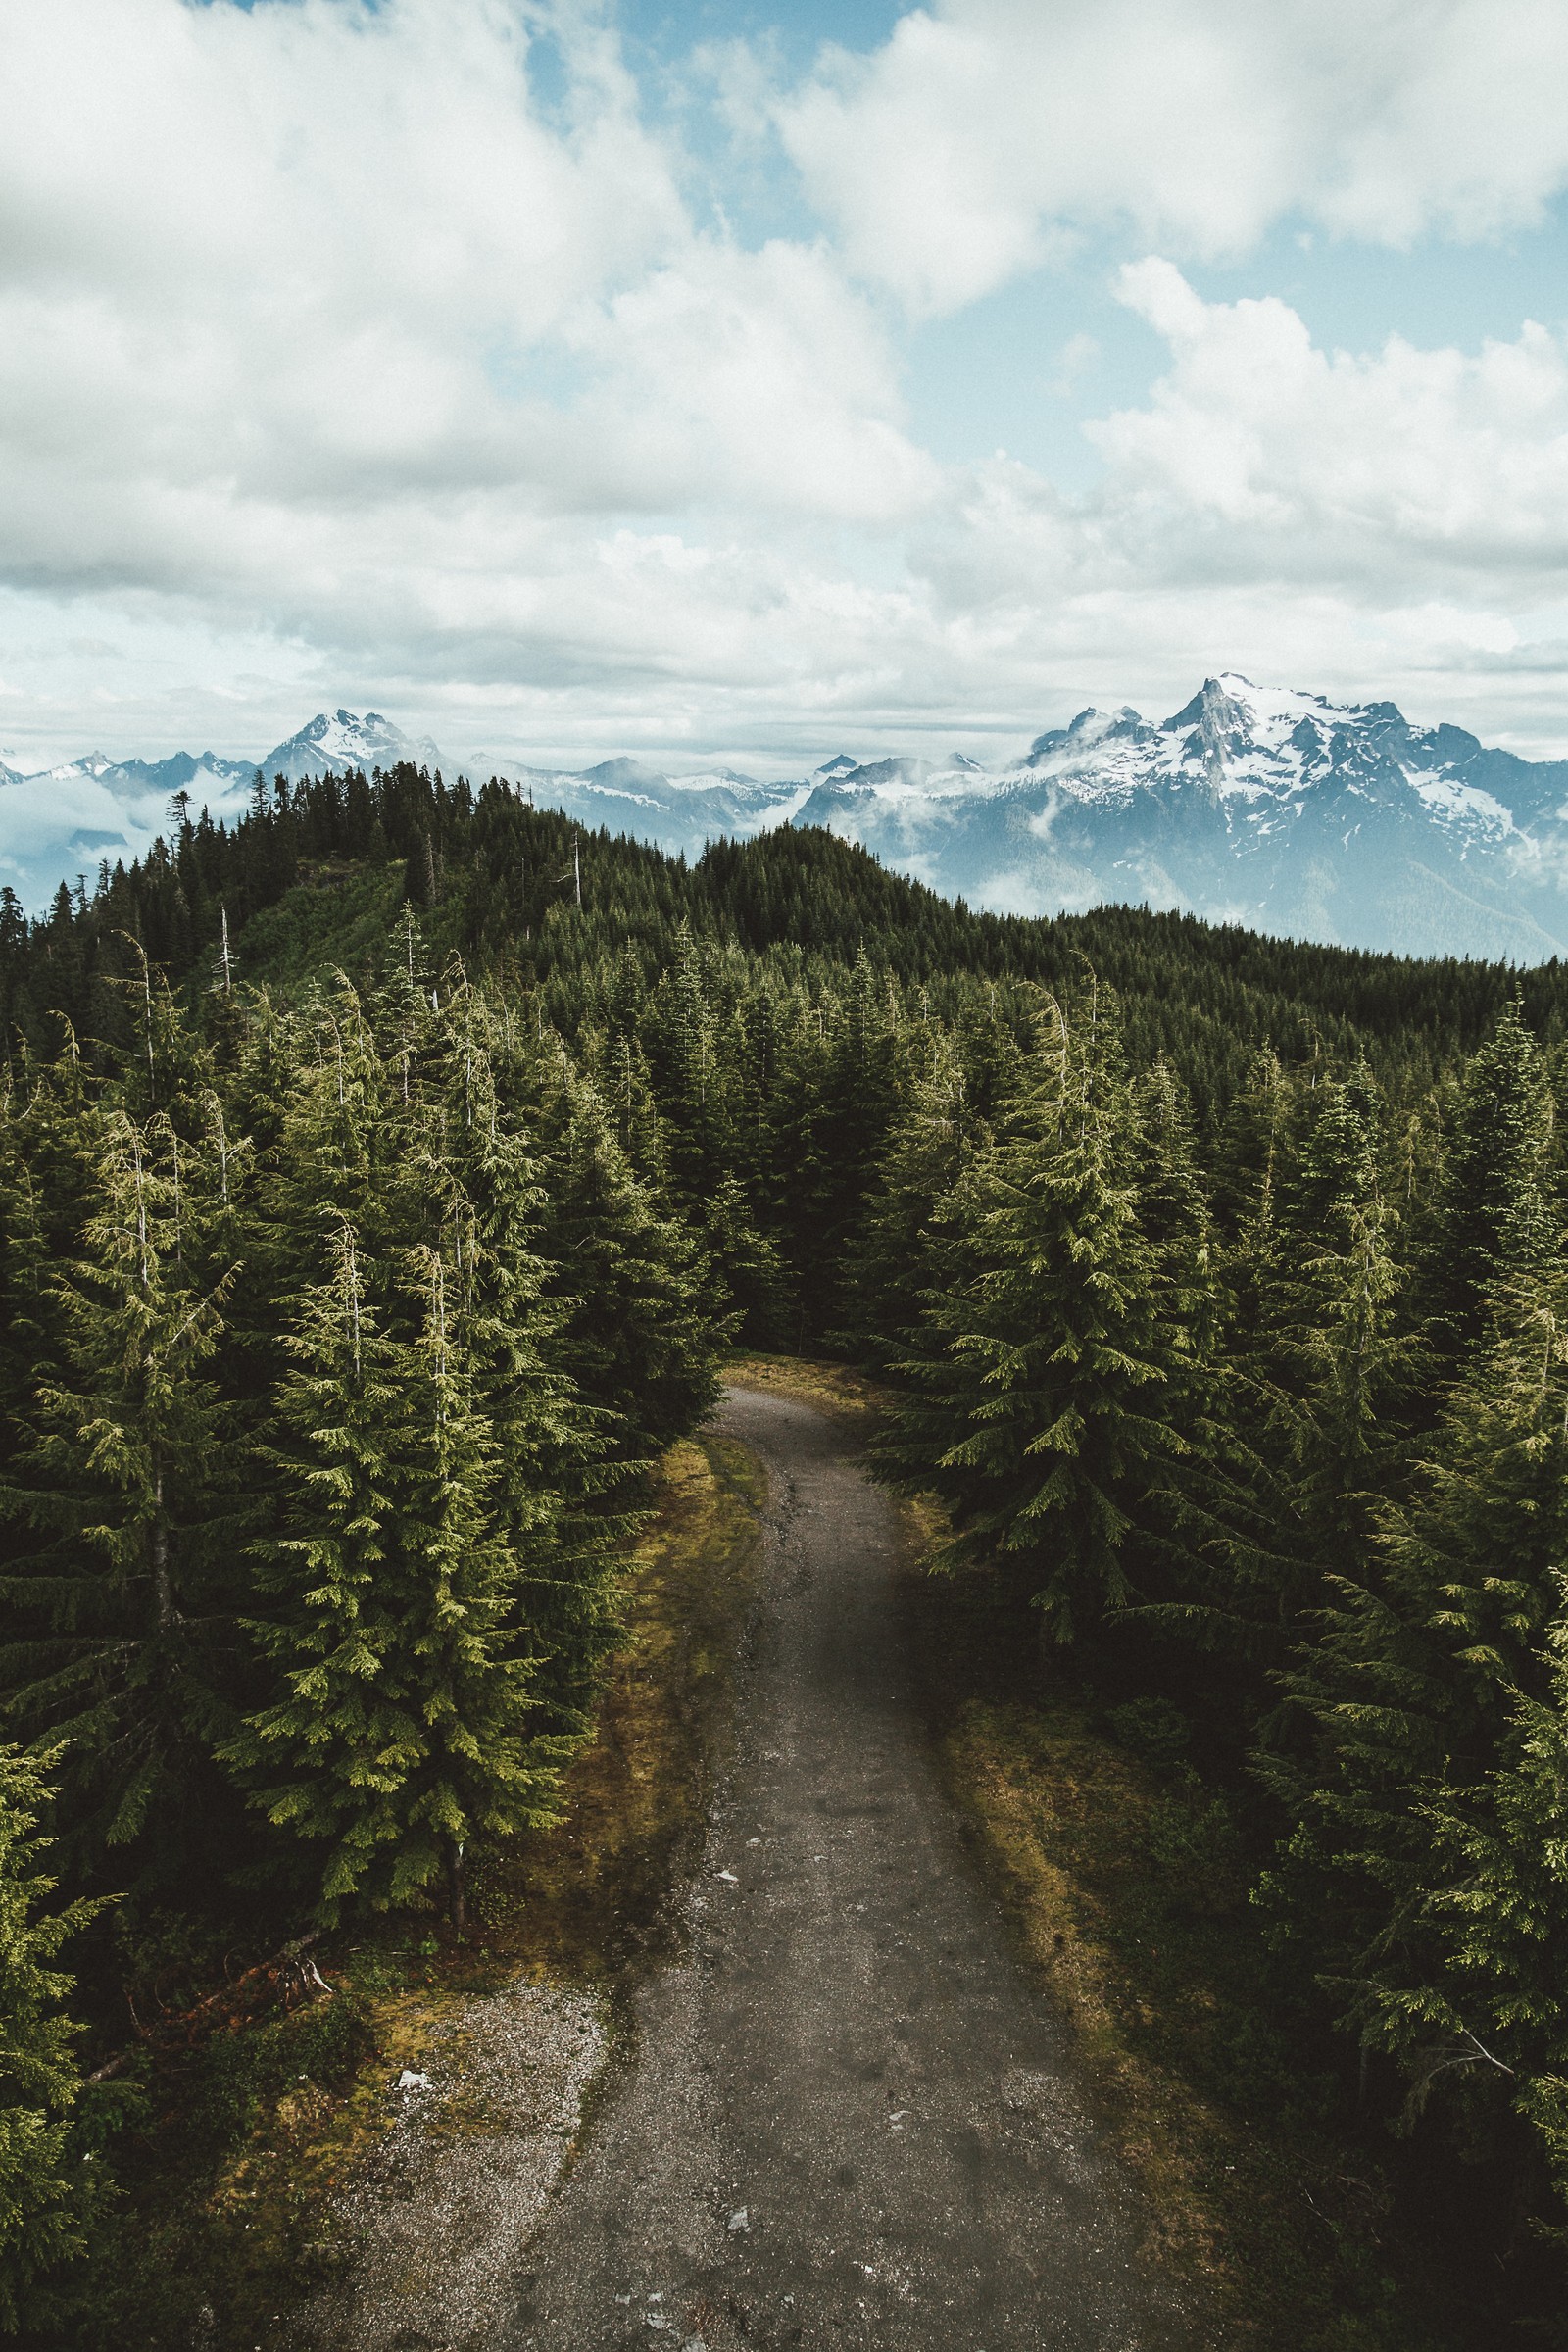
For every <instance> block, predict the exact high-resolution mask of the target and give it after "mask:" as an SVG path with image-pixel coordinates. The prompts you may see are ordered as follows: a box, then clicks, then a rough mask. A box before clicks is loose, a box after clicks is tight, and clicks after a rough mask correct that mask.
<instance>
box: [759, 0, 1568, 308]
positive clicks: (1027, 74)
mask: <svg viewBox="0 0 1568 2352" xmlns="http://www.w3.org/2000/svg"><path fill="white" fill-rule="evenodd" d="M1565 86H1568V12H1565V11H1564V10H1563V9H1562V7H1561V6H1560V5H1559V0H1269V5H1267V6H1265V7H1260V6H1258V5H1257V4H1256V0H1184V4H1183V5H1182V6H1181V7H1179V8H1173V7H1171V6H1169V5H1168V0H1095V4H1094V5H1089V4H1088V0H941V4H940V5H938V6H936V7H934V8H932V9H930V10H927V9H916V10H915V11H913V12H912V13H911V14H909V15H907V16H905V17H903V18H902V19H901V20H900V22H899V24H898V25H897V26H896V27H895V29H894V31H893V33H892V35H891V37H890V38H889V40H888V41H887V43H886V44H885V45H884V46H883V48H882V49H880V50H879V51H878V52H876V54H875V55H874V56H873V57H871V58H870V59H862V58H858V57H852V56H851V55H850V54H849V53H848V52H845V51H837V52H833V53H830V54H829V56H828V57H827V58H826V59H825V60H824V62H823V64H822V65H821V66H820V67H819V69H818V71H817V73H816V74H815V75H814V76H813V77H812V78H811V79H810V80H809V82H808V83H807V84H806V85H805V86H804V87H803V88H802V89H800V90H798V91H796V92H793V93H791V94H789V95H788V96H787V97H786V98H785V99H783V100H782V101H781V103H780V105H779V107H778V109H777V121H778V123H779V128H780V132H781V135H782V137H783V139H784V141H785V144H786V146H787V148H788V150H789V152H790V154H791V155H792V156H793V158H794V159H795V162H796V163H797V165H798V166H799V167H800V169H801V171H802V172H803V173H804V174H805V177H806V180H807V183H808V185H809V188H810V190H811V192H812V194H813V196H814V197H815V199H816V200H817V202H818V203H819V204H820V205H821V206H822V207H823V209H824V211H825V212H826V213H827V214H828V215H829V217H830V218H832V219H833V220H834V221H836V222H837V224H838V226H839V230H840V233H841V236H842V238H843V241H844V246H845V250H846V252H847V254H848V255H849V258H850V260H851V262H852V263H853V265H854V266H855V267H856V268H857V269H858V270H861V271H862V272H864V273H865V274H866V275H868V276H870V277H873V278H875V279H877V280H879V281H881V282H882V283H884V284H886V285H888V286H890V287H891V288H892V289H893V290H894V291H895V292H896V293H897V294H898V295H899V296H900V297H901V298H902V299H903V300H904V301H906V302H907V303H908V304H909V305H910V306H911V308H913V309H915V310H920V311H930V312H940V311H945V310H952V309H956V308H959V307H961V306H962V305H963V304H965V303H967V302H970V301H972V300H974V299H975V298H976V297H977V296H978V295H981V294H984V293H986V292H988V291H989V290H991V289H992V288H993V287H996V286H998V285H1001V284H1002V283H1004V282H1005V280H1006V279H1007V278H1008V277H1010V276H1012V275H1014V274H1016V273H1017V272H1018V271H1019V270H1026V269H1029V268H1031V267H1033V266H1035V265H1037V264H1038V263H1039V262H1041V261H1042V260H1044V259H1046V258H1049V255H1050V253H1051V251H1052V248H1053V243H1054V240H1059V239H1060V238H1061V237H1063V236H1064V235H1070V234H1072V233H1074V232H1077V231H1080V230H1083V229H1085V228H1103V227H1105V226H1107V225H1109V226H1113V227H1130V228H1131V229H1132V230H1133V232H1134V233H1135V234H1137V235H1138V236H1139V237H1141V238H1142V239H1143V240H1144V241H1146V242H1149V243H1160V244H1164V245H1166V246H1168V247H1170V248H1172V249H1174V250H1176V251H1178V252H1181V253H1187V254H1192V255H1194V256H1207V257H1213V256H1218V255H1223V254H1235V253H1238V252H1242V251H1245V250H1246V249H1247V248H1248V247H1249V246H1250V245H1251V244H1252V243H1254V242H1255V240H1256V239H1257V238H1258V237H1259V236H1260V235H1262V233H1263V232H1264V231H1265V230H1266V229H1267V228H1268V227H1269V226H1270V224H1271V223H1272V222H1273V221H1276V220H1277V219H1279V218H1280V216H1281V215H1283V214H1285V213H1288V212H1291V211H1295V210H1300V211H1305V212H1307V213H1309V214H1311V215H1313V216H1315V218H1316V219H1317V220H1318V221H1321V222H1322V223H1323V225H1324V226H1326V227H1328V228H1330V229H1333V230H1338V231H1341V232H1345V233H1348V234H1351V235H1355V236H1358V237H1365V238H1370V239H1373V240H1381V241H1386V242H1390V243H1394V244H1401V243H1404V242H1407V241H1408V240H1409V239H1410V238H1412V237H1414V236H1416V235H1417V234H1419V233H1420V232H1421V231H1422V230H1424V229H1427V228H1429V227H1436V228H1439V229H1442V230H1445V231H1447V232H1451V233H1454V234H1457V235H1460V236H1466V237H1474V236H1486V235H1490V234H1493V233H1495V231H1497V230H1499V229H1505V228H1509V227H1515V226H1518V225H1519V224H1521V223H1524V222H1528V221H1533V220H1534V219H1535V218H1536V217H1537V215H1538V214H1539V211H1540V208H1541V207H1542V205H1543V204H1544V201H1545V200H1546V199H1547V198H1548V197H1549V196H1551V195H1552V193H1553V192H1554V191H1555V190H1556V189H1558V188H1559V187H1561V186H1562V184H1563V182H1564V179H1565V176H1568V109H1565V108H1564V106H1563V103H1562V96H1563V91H1564V88H1565Z"/></svg>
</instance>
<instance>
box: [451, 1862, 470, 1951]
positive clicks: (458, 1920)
mask: <svg viewBox="0 0 1568 2352" xmlns="http://www.w3.org/2000/svg"><path fill="white" fill-rule="evenodd" d="M446 1848H447V1909H448V1911H449V1913H450V1915H451V1919H452V1933H453V1935H454V1936H458V1937H459V1938H460V1939H461V1938H462V1937H463V1936H466V1934H467V1932H468V1899H467V1890H466V1887H465V1885H464V1877H463V1840H462V1839H461V1838H448V1839H447V1841H446Z"/></svg>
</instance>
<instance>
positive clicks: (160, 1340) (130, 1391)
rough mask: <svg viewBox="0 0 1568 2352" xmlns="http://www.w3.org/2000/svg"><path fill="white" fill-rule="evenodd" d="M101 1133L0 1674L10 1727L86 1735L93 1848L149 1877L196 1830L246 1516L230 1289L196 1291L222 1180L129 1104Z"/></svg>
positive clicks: (83, 1812) (22, 1460) (82, 1805)
mask: <svg viewBox="0 0 1568 2352" xmlns="http://www.w3.org/2000/svg"><path fill="white" fill-rule="evenodd" d="M88 1134H89V1136H90V1138H91V1143H90V1152H91V1166H92V1178H93V1189H92V1194H91V1196H90V1200H89V1211H90V1213H89V1214H88V1216H87V1218H86V1223H85V1227H84V1231H83V1234H82V1236H81V1245H80V1253H79V1255H78V1256H76V1258H75V1259H74V1261H73V1262H72V1263H70V1264H69V1265H68V1267H67V1268H66V1269H65V1270H64V1271H62V1272H61V1273H60V1274H59V1276H58V1277H57V1279H56V1280H55V1282H54V1283H53V1285H52V1291H53V1297H54V1300H55V1302H56V1304H57V1307H58V1311H59V1317H60V1331H61V1340H60V1346H61V1356H62V1360H61V1366H60V1369H59V1372H58V1374H57V1375H56V1376H55V1377H53V1378H45V1379H44V1380H43V1381H42V1382H41V1383H40V1384H39V1387H38V1391H37V1396H36V1399H35V1402H34V1404H33V1406H32V1408H31V1410H30V1412H29V1413H27V1414H26V1415H25V1417H24V1422H23V1442H22V1444H21V1446H20V1447H19V1449H18V1453H17V1456H16V1464H15V1473H14V1477H13V1480H12V1482H11V1485H10V1488H9V1490H8V1492H7V1495H6V1496H5V1501H6V1506H7V1508H8V1511H9V1513H10V1514H11V1516H12V1518H13V1521H14V1523H17V1524H18V1525H19V1526H20V1527H25V1528H28V1529H30V1530H31V1536H32V1541H31V1542H30V1543H29V1542H28V1540H27V1539H26V1538H25V1537H22V1538H20V1539H19V1541H18V1543H17V1544H16V1547H15V1549H14V1553H13V1559H12V1564H11V1566H10V1568H9V1570H8V1571H7V1572H6V1574H5V1576H4V1578H3V1580H0V1600H3V1603H4V1606H5V1612H6V1616H7V1619H8V1621H9V1640H8V1642H7V1645H6V1648H5V1650H4V1653H3V1655H0V1678H3V1682H4V1686H5V1689H6V1692H7V1696H6V1700H5V1710H6V1714H7V1716H8V1717H9V1719H10V1721H12V1722H13V1723H16V1724H19V1725H23V1726H25V1728H26V1730H27V1731H28V1733H29V1735H30V1736H32V1737H34V1738H38V1737H42V1738H47V1739H50V1740H67V1741H69V1742H70V1747H69V1749H68V1752H67V1757H66V1766H65V1774H66V1785H67V1790H68V1815H67V1817H68V1820H69V1822H70V1823H71V1824H72V1825H73V1838H75V1839H76V1840H77V1841H78V1843H81V1841H83V1840H84V1841H85V1843H84V1844H83V1846H82V1850H84V1851H91V1850H94V1849H95V1848H96V1846H97V1845H98V1844H99V1843H101V1842H107V1843H108V1844H109V1845H110V1846H115V1845H119V1844H123V1843H125V1842H127V1841H131V1840H136V1841H138V1844H139V1848H140V1851H141V1853H142V1856H143V1868H144V1870H155V1871H157V1872H160V1873H162V1874H164V1875H169V1874H172V1873H177V1872H178V1871H179V1870H180V1869H181V1868H182V1867H184V1865H185V1863H186V1861H187V1860H188V1858H189V1852H190V1846H189V1842H188V1841H189V1839H190V1838H191V1837H192V1836H194V1835H195V1834H196V1830H195V1820H194V1817H195V1815H197V1814H199V1812H200V1810H201V1807H202V1804H203V1801H204V1795H205V1792H206V1791H207V1789H208V1782H207V1776H206V1772H205V1763H206V1754H207V1747H208V1743H209V1741H210V1740H211V1738H212V1736H213V1734H214V1731H215V1727H216V1725H217V1723H218V1721H219V1720H220V1717H221V1695H220V1685H221V1667H220V1660H221V1653H222V1652H223V1650H224V1648H225V1646H226V1645H227V1644H228V1643H229V1642H231V1639H232V1608H233V1603H234V1593H233V1590H232V1587H231V1585H230V1583H229V1560H230V1554H231V1546H232V1542H233V1536H234V1530H235V1527H236V1524H237V1518H238V1505H237V1502H236V1497H235V1495H234V1493H233V1491H232V1487H231V1485H230V1483H229V1480H230V1472H229V1466H228V1457H227V1454H226V1449H225V1445H224V1436H225V1425H224V1414H223V1409H222V1405H221V1399H220V1398H219V1397H218V1395H217V1393H216V1391H215V1389H214V1387H213V1384H212V1381H211V1379H210V1377H209V1376H208V1374H207V1371H206V1370H205V1367H206V1365H207V1364H208V1362H209V1360H210V1358H211V1356H212V1353H213V1350H214V1348H215V1346H216V1344H217V1340H218V1337H219V1332H220V1328H221V1293H222V1289H223V1284H222V1282H221V1281H220V1282H219V1283H218V1284H217V1285H216V1286H214V1287H211V1288H208V1287H205V1286H204V1284H203V1282H202V1280H201V1279H200V1277H201V1276H202V1275H204V1274H205V1272H206V1268H205V1266H204V1265H203V1262H202V1252H201V1250H200V1248H199V1228H200V1222H201V1207H202V1193H201V1184H200V1179H201V1177H202V1175H203V1174H204V1171H203V1170H202V1169H201V1168H200V1167H199V1165H198V1164H196V1163H194V1162H193V1161H192V1159H191V1156H190V1154H189V1153H186V1154H185V1155H184V1158H183V1162H182V1163H181V1159H180V1156H179V1154H178V1152H177V1147H176V1143H175V1139H174V1138H173V1136H172V1131H171V1130H170V1128H169V1126H168V1122H167V1121H166V1120H164V1119H163V1118H162V1117H157V1118H154V1119H152V1120H150V1121H148V1122H147V1123H146V1124H145V1125H140V1126H139V1125H138V1124H137V1123H136V1122H135V1121H134V1120H133V1119H131V1118H129V1117H128V1116H127V1115H126V1114H125V1113H124V1112H123V1111H114V1112H110V1113H108V1114H107V1115H105V1116H104V1117H103V1118H102V1119H101V1120H100V1119H94V1120H93V1121H91V1122H90V1124H89V1127H88ZM181 1165H182V1166H183V1174H182V1175H181V1173H180V1172H179V1171H180V1168H181ZM193 1275H195V1276H196V1277H198V1279H195V1280H193V1279H192V1277H193ZM40 1539H41V1540H40Z"/></svg>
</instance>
